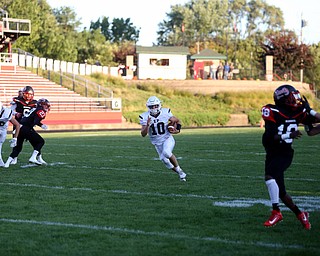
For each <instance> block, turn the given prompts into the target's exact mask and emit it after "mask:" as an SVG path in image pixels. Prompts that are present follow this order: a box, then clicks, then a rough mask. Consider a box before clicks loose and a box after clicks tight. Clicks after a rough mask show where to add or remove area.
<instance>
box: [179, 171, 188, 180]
mask: <svg viewBox="0 0 320 256" xmlns="http://www.w3.org/2000/svg"><path fill="white" fill-rule="evenodd" d="M186 177H187V174H185V173H184V172H183V171H182V170H181V171H180V172H179V178H180V181H187V180H186Z"/></svg>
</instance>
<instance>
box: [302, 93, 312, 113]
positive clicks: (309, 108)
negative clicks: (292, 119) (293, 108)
mask: <svg viewBox="0 0 320 256" xmlns="http://www.w3.org/2000/svg"><path fill="white" fill-rule="evenodd" d="M302 105H303V107H304V108H305V109H306V111H307V113H310V111H311V110H312V108H311V107H310V104H309V102H308V100H307V98H306V97H305V96H303V100H302Z"/></svg>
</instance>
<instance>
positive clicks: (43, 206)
mask: <svg viewBox="0 0 320 256" xmlns="http://www.w3.org/2000/svg"><path fill="white" fill-rule="evenodd" d="M300 130H301V131H302V132H303V136H302V138H300V139H299V140H296V141H295V142H294V144H293V147H294V149H295V157H294V161H293V164H292V165H291V167H290V168H289V169H288V170H287V172H286V174H285V177H286V181H285V182H286V187H287V191H288V193H289V194H290V195H291V196H292V197H293V199H294V201H295V202H296V203H297V205H298V206H299V207H300V208H301V209H303V210H306V211H308V212H309V213H310V222H311V225H312V228H311V230H304V229H303V228H302V225H301V224H300V222H299V221H298V220H297V219H296V217H295V215H294V214H293V213H292V212H291V211H289V210H288V209H287V208H286V207H285V206H284V205H283V204H281V209H282V213H283V217H284V220H283V221H282V222H281V223H279V224H277V225H276V226H275V227H273V228H265V227H264V226H263V223H264V221H265V220H267V218H268V217H269V215H270V213H271V205H270V202H269V196H268V193H267V189H266V185H265V183H264V157H265V153H264V149H263V147H262V144H261V136H262V133H263V131H264V129H261V128H259V127H254V128H210V129H209V128H208V129H182V132H181V133H180V134H178V135H174V137H175V139H176V147H175V150H174V154H175V155H176V156H177V158H178V161H179V163H180V166H181V167H182V169H183V170H184V171H185V172H186V173H187V175H188V176H187V182H181V181H180V180H179V177H178V175H177V174H176V173H174V172H172V171H171V170H168V169H166V168H165V166H164V165H163V163H162V162H160V160H159V159H158V157H157V154H156V151H155V149H154V147H153V146H152V145H151V143H150V141H149V138H148V137H145V138H143V137H141V135H140V131H139V130H136V131H96V132H70V133H42V136H43V137H44V138H45V140H46V144H45V146H44V148H43V152H42V153H43V158H44V160H45V161H47V162H48V165H47V166H34V165H31V164H29V163H28V159H29V157H30V155H31V152H32V148H31V146H30V144H29V143H28V142H25V144H24V148H23V151H22V152H21V154H20V156H19V160H18V164H17V165H11V166H10V168H8V169H5V168H0V186H1V189H0V241H1V246H0V255H9V256H14V255H23V256H25V255H32V256H38V255H39V256H40V255H41V256H43V255H68V256H70V255H77V256H78V255H86V256H87V255H99V256H100V255H103V256H104V255H116V256H118V255H126V256H128V255H130V256H144V255H153V256H154V255H159V256H160V255H161V256H163V255H166V256H171V255H172V256H176V255H183V256H189V255H190V256H194V255H195V256H197V255H203V256H208V255H268V256H270V255H304V256H305V255H320V170H319V169H320V161H319V152H320V136H315V137H308V136H307V135H306V133H305V132H304V131H303V129H302V127H300ZM9 138H10V135H8V137H7V141H6V142H5V144H4V145H3V152H2V156H3V159H4V160H6V159H7V157H8V155H9V153H10V152H11V149H10V148H9V143H8V140H9Z"/></svg>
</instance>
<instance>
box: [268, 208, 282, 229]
mask: <svg viewBox="0 0 320 256" xmlns="http://www.w3.org/2000/svg"><path fill="white" fill-rule="evenodd" d="M282 219H283V217H282V214H281V212H278V211H276V210H273V211H272V212H271V216H270V218H269V219H268V220H267V221H266V222H265V223H264V226H265V227H273V226H274V225H276V224H277V223H278V222H280V221H282Z"/></svg>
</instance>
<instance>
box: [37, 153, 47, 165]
mask: <svg viewBox="0 0 320 256" xmlns="http://www.w3.org/2000/svg"><path fill="white" fill-rule="evenodd" d="M37 161H38V162H39V163H41V164H44V165H47V162H46V161H44V160H43V159H42V156H41V155H39V156H37Z"/></svg>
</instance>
